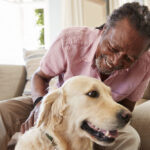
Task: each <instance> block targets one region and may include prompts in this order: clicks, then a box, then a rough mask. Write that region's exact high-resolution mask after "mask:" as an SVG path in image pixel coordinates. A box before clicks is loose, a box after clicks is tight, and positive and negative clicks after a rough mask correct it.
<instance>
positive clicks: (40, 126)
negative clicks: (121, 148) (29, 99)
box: [15, 76, 128, 150]
mask: <svg viewBox="0 0 150 150" xmlns="http://www.w3.org/2000/svg"><path fill="white" fill-rule="evenodd" d="M90 91H98V92H99V97H97V98H93V97H89V96H87V93H88V92H90ZM120 110H124V111H126V112H128V110H127V109H126V108H124V107H123V106H121V105H119V104H117V103H116V102H114V100H113V99H112V97H111V91H110V88H109V87H107V86H106V85H104V84H103V83H102V82H101V81H99V80H97V79H94V78H90V77H85V76H76V77H73V78H71V79H69V80H68V81H67V82H66V83H65V84H64V85H63V86H62V87H61V88H58V89H56V90H54V91H53V92H51V93H48V94H47V95H46V96H45V97H44V99H43V101H42V105H41V111H40V114H39V118H38V120H37V123H36V126H35V127H33V128H31V129H30V130H29V131H27V132H26V133H25V134H24V135H23V136H22V137H21V138H20V139H19V141H18V143H17V145H16V148H15V150H55V149H57V150H90V149H91V148H92V144H91V143H92V142H95V143H97V144H100V145H105V146H107V145H109V144H107V143H105V142H103V141H99V140H97V139H96V138H94V137H93V136H90V134H88V133H87V132H86V131H84V130H82V129H81V123H82V121H83V120H85V119H86V120H88V121H90V122H92V124H94V125H95V126H97V127H99V128H100V129H105V130H114V129H117V128H119V127H120V128H122V127H123V126H121V125H120V123H119V121H118V120H117V117H116V116H117V115H116V114H117V113H118V112H119V111H120ZM45 133H48V134H49V135H51V136H52V137H53V138H54V141H55V143H56V144H57V146H53V145H52V144H51V142H50V140H49V139H48V138H47V136H46V135H45ZM91 141H92V142H91Z"/></svg>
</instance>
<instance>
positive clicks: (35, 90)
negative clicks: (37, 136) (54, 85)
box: [20, 69, 51, 133]
mask: <svg viewBox="0 0 150 150" xmlns="http://www.w3.org/2000/svg"><path fill="white" fill-rule="evenodd" d="M50 80H51V77H50V76H47V75H46V74H44V73H43V72H42V71H41V70H40V69H38V70H37V71H36V72H35V73H34V75H33V77H32V80H31V93H32V100H33V103H34V102H35V100H36V99H37V98H38V97H43V96H44V95H45V94H46V93H47V92H48V86H49V81H50ZM40 105H41V102H38V103H37V104H36V105H35V106H34V108H33V110H32V111H31V113H30V115H29V117H28V118H27V120H26V121H25V122H24V123H23V124H22V125H21V129H20V130H21V132H22V133H24V132H25V131H26V130H28V129H29V128H31V127H32V126H33V125H34V123H35V122H36V120H37V117H38V114H39V108H40Z"/></svg>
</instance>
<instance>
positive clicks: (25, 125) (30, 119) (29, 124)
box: [20, 102, 41, 133]
mask: <svg viewBox="0 0 150 150" xmlns="http://www.w3.org/2000/svg"><path fill="white" fill-rule="evenodd" d="M40 105H41V102H39V103H38V104H37V105H36V106H35V108H34V109H33V110H32V111H31V113H30V115H29V117H28V119H27V120H26V121H25V122H24V123H22V125H21V129H20V131H21V132H22V133H24V132H25V131H27V130H29V129H30V128H31V127H33V126H34V124H35V122H36V120H37V118H38V115H39V110H40Z"/></svg>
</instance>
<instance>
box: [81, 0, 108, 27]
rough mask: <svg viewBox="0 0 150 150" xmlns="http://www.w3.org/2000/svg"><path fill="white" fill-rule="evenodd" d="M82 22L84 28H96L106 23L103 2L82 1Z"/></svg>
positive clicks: (94, 0) (95, 0)
mask: <svg viewBox="0 0 150 150" xmlns="http://www.w3.org/2000/svg"><path fill="white" fill-rule="evenodd" d="M83 19H84V20H83V22H84V25H85V26H89V27H96V26H100V25H102V24H103V23H105V22H106V1H105V0H83Z"/></svg>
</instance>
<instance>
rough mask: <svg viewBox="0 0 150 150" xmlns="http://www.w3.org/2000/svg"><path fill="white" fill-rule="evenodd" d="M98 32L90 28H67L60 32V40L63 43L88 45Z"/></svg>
mask: <svg viewBox="0 0 150 150" xmlns="http://www.w3.org/2000/svg"><path fill="white" fill-rule="evenodd" d="M99 33H100V30H98V29H95V28H90V27H69V28H66V29H64V30H62V32H61V38H63V39H64V41H65V43H66V44H68V43H71V44H73V43H82V44H85V43H89V42H90V41H91V42H92V40H95V38H96V37H97V36H98V35H99Z"/></svg>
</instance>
